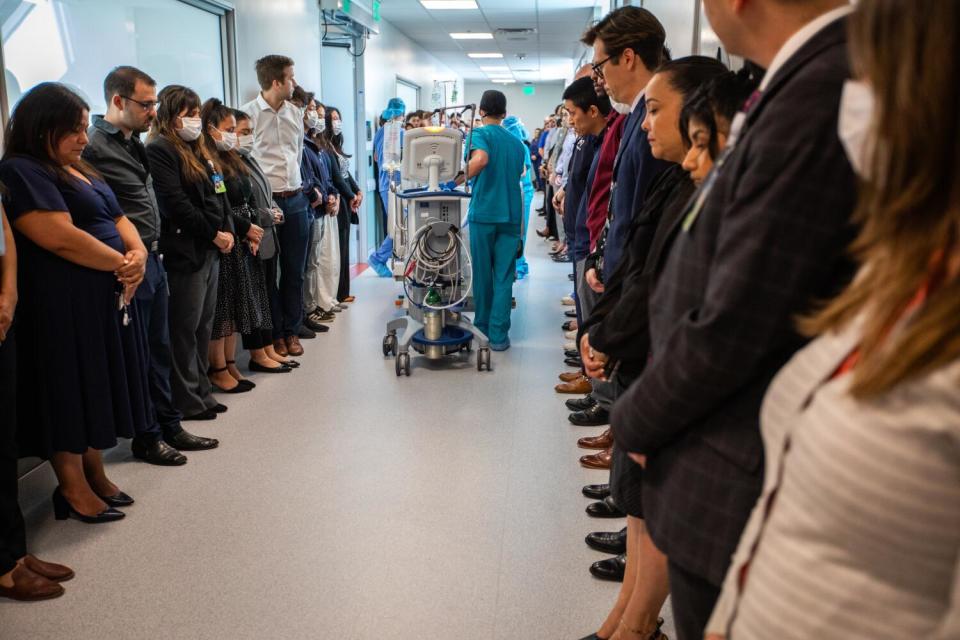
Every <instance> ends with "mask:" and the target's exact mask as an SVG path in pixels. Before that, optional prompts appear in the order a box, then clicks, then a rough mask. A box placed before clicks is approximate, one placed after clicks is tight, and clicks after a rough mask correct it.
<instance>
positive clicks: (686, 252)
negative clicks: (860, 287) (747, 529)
mask: <svg viewBox="0 0 960 640" xmlns="http://www.w3.org/2000/svg"><path fill="white" fill-rule="evenodd" d="M845 4H846V3H845V2H842V1H841V0H836V1H833V2H831V1H830V0H791V2H783V1H782V0H756V1H755V2H753V3H751V5H748V6H747V7H746V8H744V7H743V6H742V5H741V6H740V7H739V8H734V7H735V6H736V5H734V4H733V3H730V2H729V0H707V2H706V6H707V10H708V14H710V18H711V24H713V25H714V27H715V28H717V32H718V34H719V35H720V37H721V38H722V39H724V42H725V44H727V46H728V48H729V49H730V50H731V52H734V53H740V54H743V55H745V57H747V58H748V59H751V60H753V61H754V62H756V63H757V64H759V65H761V66H762V67H764V68H768V69H770V71H769V72H768V74H767V77H766V78H765V79H764V83H763V84H762V85H761V93H760V94H758V95H757V96H756V97H755V99H751V101H750V102H749V103H748V111H747V113H746V115H745V116H740V117H738V119H737V120H738V121H739V122H738V121H735V125H734V129H735V131H734V134H733V135H732V136H731V138H732V139H733V138H738V141H736V142H735V143H731V145H732V148H728V150H727V154H728V155H727V156H726V157H725V158H724V159H723V160H722V161H721V162H719V163H718V165H717V167H716V168H715V170H714V175H713V176H712V177H711V178H708V180H707V181H706V182H705V184H704V186H703V187H702V188H703V189H708V190H709V192H708V193H706V198H705V200H703V203H702V206H701V207H697V206H696V205H695V204H694V205H691V207H690V209H689V211H688V213H687V214H686V215H684V216H681V218H680V219H679V220H678V221H677V222H675V223H674V228H673V229H672V230H671V235H670V239H669V241H668V244H667V247H666V249H665V251H664V252H663V257H662V258H661V261H660V263H659V264H658V265H656V266H655V269H654V272H653V285H652V286H653V293H652V297H651V299H650V304H649V327H650V345H651V354H650V361H649V363H648V364H647V366H646V368H645V369H644V372H643V374H642V375H641V377H640V378H639V379H637V380H636V381H635V382H634V384H633V385H631V387H630V388H629V390H628V391H627V392H625V394H624V395H623V396H621V398H620V399H619V400H618V402H617V404H616V405H614V408H613V412H612V420H611V422H612V428H613V432H614V437H615V439H616V442H617V445H618V446H620V447H623V449H624V450H626V451H629V452H633V453H635V454H638V455H637V456H635V459H637V460H638V461H643V464H645V467H646V470H645V473H644V488H643V503H644V515H645V517H646V524H647V527H648V529H649V531H650V535H651V536H652V538H653V541H654V542H655V544H656V545H657V547H658V548H659V549H660V550H661V551H663V552H664V553H665V554H666V555H667V556H668V557H669V559H670V583H671V594H672V596H671V598H672V602H673V609H674V617H675V622H676V626H677V632H678V635H679V637H680V638H681V640H693V639H698V640H699V638H702V634H703V629H704V627H705V625H706V623H707V620H708V618H709V615H710V612H711V610H712V608H713V605H714V603H715V602H716V598H717V596H718V595H719V592H720V585H721V584H722V582H723V578H724V576H725V574H726V571H727V568H728V566H729V563H730V557H731V555H732V554H733V551H734V550H735V549H736V547H737V543H738V540H739V538H740V534H741V532H742V530H743V527H744V525H745V524H746V521H747V518H748V517H749V515H750V511H751V510H752V508H753V506H754V504H755V502H756V500H757V498H758V496H759V495H760V489H761V485H762V473H763V472H762V469H763V466H762V462H763V446H762V442H761V438H760V430H759V413H760V404H761V401H762V398H763V395H764V392H765V390H766V388H767V385H768V384H769V382H770V380H771V379H772V378H773V376H774V374H775V373H776V372H777V370H778V369H779V368H780V367H781V366H782V365H783V364H784V363H785V362H786V361H787V360H788V359H789V358H790V356H791V355H792V354H793V353H794V352H795V351H796V350H797V349H799V348H800V347H801V346H802V345H803V343H804V339H803V338H802V337H801V336H800V335H799V334H798V333H797V331H796V328H795V318H796V317H797V315H798V314H802V313H804V312H807V311H809V310H811V308H812V305H813V304H814V303H815V302H816V301H818V300H824V299H827V298H829V297H830V296H831V295H833V294H835V293H836V292H838V291H839V290H840V289H841V288H842V287H843V285H844V284H845V283H846V282H848V280H849V278H850V277H851V275H852V268H851V263H850V261H849V260H848V259H847V256H846V254H845V250H846V248H847V246H848V245H849V243H850V241H851V240H852V238H853V232H854V228H853V225H852V224H851V222H850V216H851V213H852V210H853V207H854V204H855V200H856V181H855V178H854V174H853V171H852V169H851V168H850V165H849V163H848V161H847V158H846V155H845V153H844V150H843V147H842V146H841V143H840V140H839V138H838V134H837V116H838V107H839V104H840V96H841V92H842V89H843V85H844V82H845V81H846V80H847V79H848V78H849V64H848V61H847V50H846V31H845V28H846V27H845V25H846V20H845V19H843V16H844V15H845V12H848V11H849V9H848V8H846V9H843V8H839V7H841V5H845ZM711 9H712V11H711ZM804 11H805V13H804ZM778 12H779V16H777V17H778V18H779V20H778V21H776V22H775V23H773V24H774V26H770V25H771V18H772V17H774V16H775V14H777V13H778ZM811 14H812V15H811ZM751 21H752V22H751ZM761 25H762V26H761ZM789 25H793V30H786V29H787V28H788V26H789ZM778 28H779V29H781V30H783V33H782V38H781V39H780V41H779V43H775V45H776V46H773V47H772V50H770V49H771V45H770V40H769V36H770V32H771V29H773V30H776V29H778ZM760 34H763V36H765V37H767V41H766V43H765V44H766V47H767V48H766V49H764V48H763V46H762V45H761V44H758V42H760V41H761V40H762V39H763V37H761V35H760ZM728 39H729V40H728ZM738 48H739V50H738ZM741 125H742V126H741ZM737 129H740V130H739V134H738V132H737V131H736V130H737ZM696 201H697V197H696V196H695V197H694V198H693V202H694V203H696ZM643 456H645V459H644V458H643Z"/></svg>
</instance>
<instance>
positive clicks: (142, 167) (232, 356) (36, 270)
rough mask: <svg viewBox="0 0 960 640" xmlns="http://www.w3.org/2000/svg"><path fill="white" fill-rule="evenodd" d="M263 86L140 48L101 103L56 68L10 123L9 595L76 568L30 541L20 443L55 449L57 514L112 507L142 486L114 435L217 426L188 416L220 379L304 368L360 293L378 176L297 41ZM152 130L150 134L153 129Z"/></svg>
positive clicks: (174, 462) (172, 462)
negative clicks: (356, 151)
mask: <svg viewBox="0 0 960 640" xmlns="http://www.w3.org/2000/svg"><path fill="white" fill-rule="evenodd" d="M256 72H257V79H258V82H259V84H260V87H261V89H262V91H261V92H260V94H259V95H258V96H257V98H256V99H254V100H253V101H251V102H249V103H247V104H246V105H243V106H242V107H241V108H240V109H233V108H230V107H228V106H226V105H224V104H223V103H222V102H221V101H220V100H218V99H216V98H211V99H209V100H206V101H205V102H201V98H200V97H199V96H198V95H197V94H196V92H194V91H193V90H191V89H190V88H188V87H184V86H180V85H170V86H167V87H165V88H163V89H162V90H161V91H159V93H158V91H157V86H156V82H155V81H154V80H153V79H152V78H151V77H150V76H149V75H148V74H147V73H145V72H143V71H141V70H139V69H136V68H134V67H129V66H122V67H117V68H116V69H114V70H113V71H112V72H110V74H109V75H108V76H107V77H106V79H105V81H104V98H105V100H106V103H107V104H108V110H107V112H106V113H105V114H103V115H95V116H93V118H92V124H91V118H90V116H91V114H90V113H89V107H88V105H87V104H86V103H85V101H84V100H83V99H82V98H81V97H80V96H79V95H77V94H76V93H75V92H73V91H72V90H71V89H69V88H67V87H66V86H64V85H61V84H57V83H43V84H40V85H38V86H37V87H35V88H33V89H32V90H30V91H29V92H27V93H26V94H25V95H24V96H23V97H22V98H21V100H20V101H19V102H18V103H17V105H16V106H15V107H14V110H13V113H12V116H11V118H10V121H9V123H8V126H7V129H6V132H5V137H4V141H5V146H4V153H3V159H2V161H0V182H2V183H3V185H4V191H3V232H4V239H5V242H4V245H3V249H4V252H3V262H2V271H0V275H2V282H3V286H2V288H0V301H2V303H3V304H2V305H0V308H2V313H0V342H2V344H0V362H2V373H3V385H2V388H3V401H2V406H3V410H4V413H5V415H6V416H7V418H9V419H5V420H4V421H3V425H2V430H0V431H2V433H0V436H2V439H0V453H2V458H0V462H2V467H3V468H2V487H0V494H2V500H0V509H2V514H0V515H2V518H0V522H2V526H0V595H4V596H7V597H11V598H15V599H22V600H32V599H42V598H48V597H55V596H58V595H61V594H62V593H63V588H62V587H61V586H60V585H59V582H61V581H63V580H65V579H69V578H70V577H72V575H73V574H72V571H71V570H69V569H68V568H66V567H63V566H60V565H52V564H50V563H45V562H42V561H40V560H38V559H37V558H35V557H33V556H32V555H30V554H27V547H26V531H25V529H24V522H23V518H22V516H21V513H20V509H19V506H18V503H17V481H18V478H17V460H18V457H19V456H24V457H25V456H37V457H40V458H42V459H45V460H50V462H51V464H52V466H53V469H54V472H55V473H56V476H57V480H58V487H57V489H56V490H55V492H54V494H53V507H54V511H55V515H56V517H57V519H66V518H68V517H74V518H76V519H79V520H81V521H83V522H87V523H104V522H112V521H116V520H119V519H121V518H123V517H124V515H125V513H124V511H122V509H124V508H126V507H130V506H132V505H133V504H134V499H133V498H132V497H131V496H129V495H127V494H126V493H125V492H123V491H122V490H121V489H120V487H118V486H116V485H115V484H114V483H113V482H111V481H110V479H109V476H108V473H107V469H106V468H105V466H104V463H103V456H102V452H103V451H105V450H108V449H111V448H112V447H114V446H116V444H117V439H118V438H132V444H131V449H132V453H133V456H134V457H135V458H138V459H141V460H143V461H146V462H148V463H151V464H154V465H159V466H179V465H183V464H185V463H186V462H187V458H186V456H184V455H183V454H182V453H181V451H200V450H209V449H214V448H216V447H217V446H218V445H219V442H218V441H217V440H216V439H213V438H204V437H199V436H196V435H193V434H191V433H189V432H188V431H186V430H185V429H184V428H183V426H182V424H181V423H182V422H183V421H186V420H198V421H208V420H214V419H217V417H218V416H219V415H220V414H221V413H223V412H225V411H227V406H226V405H224V404H222V403H221V402H220V399H219V394H221V393H222V394H235V393H245V392H249V391H251V390H253V389H254V388H255V387H256V384H255V383H254V382H253V381H251V380H250V379H248V378H247V377H245V376H244V375H243V374H242V373H241V372H240V370H239V369H238V368H237V366H236V361H235V360H236V351H237V334H239V335H240V336H241V338H242V343H243V348H244V349H246V350H247V351H248V352H249V363H248V368H249V371H250V372H255V373H262V374H289V373H291V372H292V371H294V370H295V369H296V368H298V367H299V366H300V362H299V361H298V360H295V359H293V358H291V356H302V355H304V349H303V347H302V345H301V343H300V338H313V337H315V336H316V333H318V332H327V331H329V327H330V324H331V323H332V322H333V320H334V318H335V317H336V313H339V312H342V311H343V310H345V309H346V308H347V306H346V303H348V302H351V301H352V300H353V298H352V296H350V291H349V286H350V281H349V272H348V269H347V264H348V262H349V256H348V236H347V233H348V231H349V227H350V225H351V224H352V223H356V212H357V210H358V208H359V206H360V204H361V201H362V198H363V196H362V194H361V190H360V188H359V186H358V185H357V183H356V181H355V180H354V179H353V177H352V174H351V171H350V156H349V154H347V153H346V152H345V151H344V149H343V136H342V132H341V124H340V122H341V119H340V113H339V111H338V110H337V109H336V108H334V107H324V105H322V104H319V103H318V102H317V101H316V100H315V99H314V98H313V96H312V94H310V93H309V92H306V91H305V90H304V89H302V88H300V87H297V86H296V84H295V80H294V63H293V60H291V59H290V58H287V57H284V56H267V57H265V58H263V59H261V60H259V61H258V62H257V64H256ZM144 133H149V137H148V142H147V144H144V143H143V142H141V140H140V135H141V134H144Z"/></svg>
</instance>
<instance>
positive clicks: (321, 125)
mask: <svg viewBox="0 0 960 640" xmlns="http://www.w3.org/2000/svg"><path fill="white" fill-rule="evenodd" d="M314 128H315V129H316V130H317V133H323V132H324V131H326V130H327V122H326V120H324V119H323V118H320V117H318V118H317V126H316V127H314Z"/></svg>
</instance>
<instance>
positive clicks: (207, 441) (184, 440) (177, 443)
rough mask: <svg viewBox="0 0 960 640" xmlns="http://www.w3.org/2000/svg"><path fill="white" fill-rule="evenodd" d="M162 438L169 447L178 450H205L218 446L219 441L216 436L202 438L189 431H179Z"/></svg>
mask: <svg viewBox="0 0 960 640" xmlns="http://www.w3.org/2000/svg"><path fill="white" fill-rule="evenodd" d="M164 440H165V441H166V443H167V444H169V445H170V446H171V447H173V448H174V449H178V450H180V451H206V450H208V449H216V448H217V447H219V446H220V441H219V440H217V439H216V438H202V437H200V436H195V435H193V434H192V433H190V432H189V431H181V432H180V433H178V434H177V435H175V436H170V437H169V438H164Z"/></svg>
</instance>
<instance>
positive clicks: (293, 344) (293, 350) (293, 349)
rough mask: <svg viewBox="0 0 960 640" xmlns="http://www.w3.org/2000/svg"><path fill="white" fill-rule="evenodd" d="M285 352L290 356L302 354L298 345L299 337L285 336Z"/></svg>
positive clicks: (301, 349)
mask: <svg viewBox="0 0 960 640" xmlns="http://www.w3.org/2000/svg"><path fill="white" fill-rule="evenodd" d="M285 339H286V341H287V354H289V355H291V356H302V355H303V347H302V346H301V345H300V338H298V337H297V336H287V337H286V338H285Z"/></svg>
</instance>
